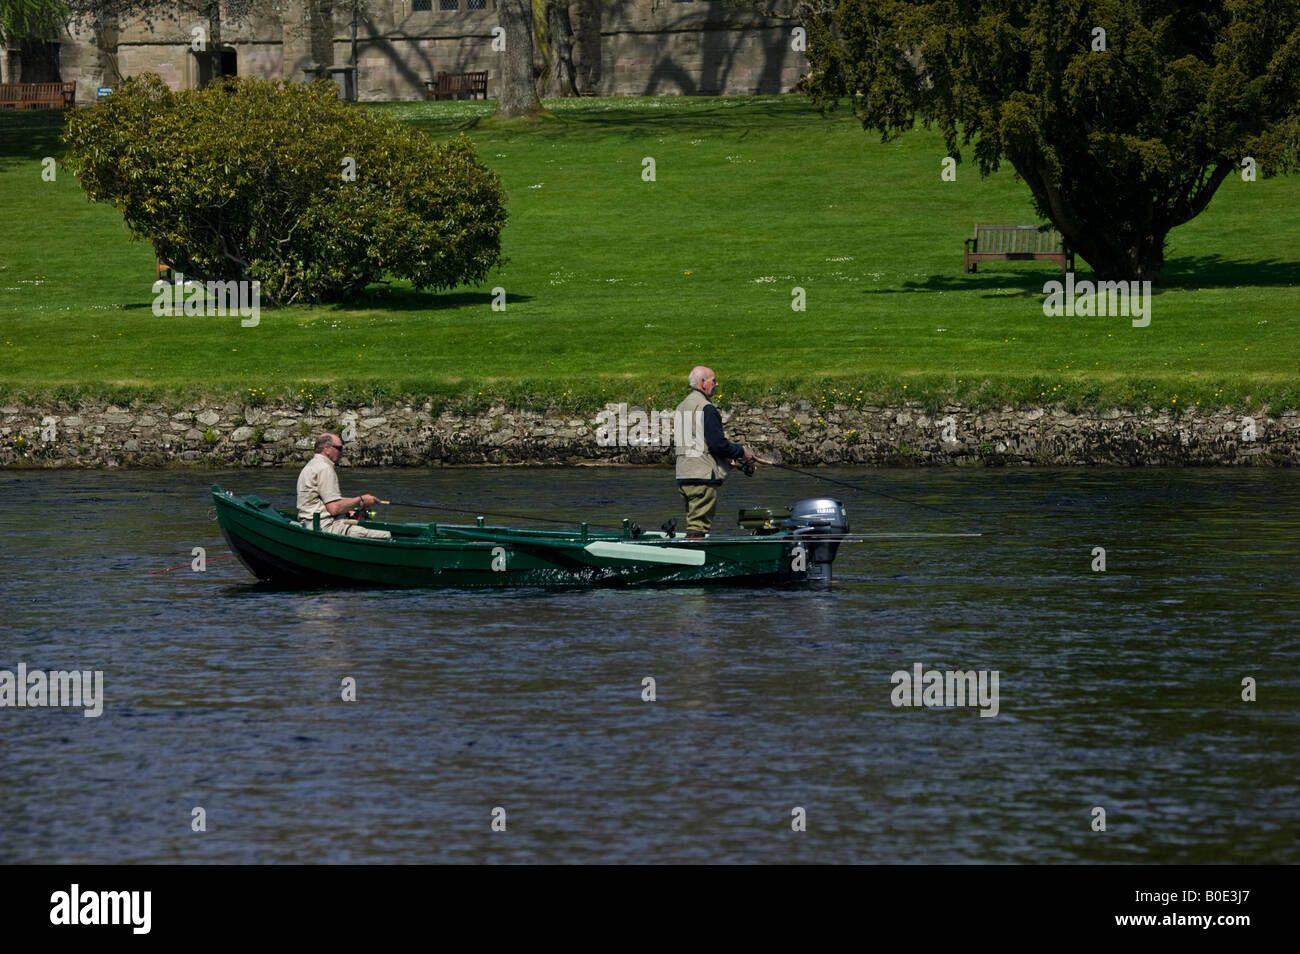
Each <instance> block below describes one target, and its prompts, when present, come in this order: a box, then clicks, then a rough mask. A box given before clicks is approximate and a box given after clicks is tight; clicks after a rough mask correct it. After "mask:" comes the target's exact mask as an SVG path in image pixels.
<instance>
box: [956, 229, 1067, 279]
mask: <svg viewBox="0 0 1300 954" xmlns="http://www.w3.org/2000/svg"><path fill="white" fill-rule="evenodd" d="M986 261H1050V262H1056V263H1057V264H1059V265H1060V266H1061V267H1062V268H1067V267H1068V268H1070V269H1073V268H1074V253H1073V252H1071V251H1070V249H1069V247H1068V246H1067V245H1066V244H1065V240H1064V238H1063V237H1062V236H1061V233H1060V232H1058V231H1056V229H1053V228H1049V227H1047V226H1041V227H1040V226H1037V225H979V224H977V225H976V226H975V235H974V237H973V238H968V239H967V240H966V271H967V272H974V271H975V270H976V266H977V264H978V263H979V262H986Z"/></svg>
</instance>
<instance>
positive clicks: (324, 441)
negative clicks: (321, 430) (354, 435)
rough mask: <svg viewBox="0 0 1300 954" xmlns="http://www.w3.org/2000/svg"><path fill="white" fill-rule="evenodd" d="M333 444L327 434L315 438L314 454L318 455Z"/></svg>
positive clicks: (332, 440) (331, 438) (332, 439)
mask: <svg viewBox="0 0 1300 954" xmlns="http://www.w3.org/2000/svg"><path fill="white" fill-rule="evenodd" d="M333 443H334V438H333V437H331V436H330V435H328V434H322V435H321V436H320V437H318V438H316V453H318V454H319V453H320V452H321V451H323V450H324V449H325V448H327V447H329V446H331V445H332V444H333Z"/></svg>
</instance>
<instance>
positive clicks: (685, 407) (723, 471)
mask: <svg viewBox="0 0 1300 954" xmlns="http://www.w3.org/2000/svg"><path fill="white" fill-rule="evenodd" d="M710 403H712V402H711V401H709V399H708V398H706V397H705V396H704V392H703V391H698V390H696V389H695V388H691V393H690V394H688V395H686V400H684V401H682V403H681V404H679V405H677V411H676V413H675V414H674V415H673V429H674V432H675V433H674V435H673V443H674V445H675V446H676V448H677V479H678V480H698V481H723V480H726V479H727V466H726V464H724V463H722V462H720V461H719V460H717V459H716V458H715V457H714V456H713V455H712V454H710V453H709V445H708V444H707V443H705V440H704V408H705V407H706V406H707V405H708V404H710Z"/></svg>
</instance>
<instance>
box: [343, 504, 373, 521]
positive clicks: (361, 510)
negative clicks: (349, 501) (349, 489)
mask: <svg viewBox="0 0 1300 954" xmlns="http://www.w3.org/2000/svg"><path fill="white" fill-rule="evenodd" d="M348 519H349V520H374V519H375V511H373V510H367V509H366V504H365V503H364V502H362V503H359V504H357V505H356V506H355V507H353V508H352V509H351V510H349V511H348Z"/></svg>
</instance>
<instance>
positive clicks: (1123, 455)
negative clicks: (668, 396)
mask: <svg viewBox="0 0 1300 954" xmlns="http://www.w3.org/2000/svg"><path fill="white" fill-rule="evenodd" d="M628 416H630V415H628ZM724 418H725V419H726V420H727V433H728V436H729V437H730V438H731V439H732V440H735V441H739V442H742V443H744V444H746V445H749V446H751V447H754V448H756V449H757V450H758V452H759V453H760V454H765V455H772V456H775V457H776V458H778V459H780V460H782V461H784V462H785V463H789V464H813V463H832V464H839V463H847V464H860V465H868V466H897V465H953V464H956V465H962V464H975V465H979V464H983V465H990V466H998V465H1006V464H1020V465H1025V464H1037V465H1047V466H1062V465H1074V464H1110V465H1169V464H1189V465H1237V464H1259V465H1273V466H1295V465H1298V464H1300V413H1297V412H1287V413H1283V414H1277V415H1274V414H1267V413H1261V414H1258V415H1256V416H1255V417H1254V418H1250V417H1245V416H1243V415H1242V414H1240V413H1237V412H1233V411H1228V410H1226V409H1225V410H1218V411H1202V410H1200V409H1193V410H1190V411H1187V412H1184V413H1182V414H1181V415H1177V416H1176V415H1174V414H1173V413H1171V412H1170V411H1168V410H1160V411H1153V410H1151V409H1150V408H1145V409H1143V410H1140V411H1119V410H1111V411H1106V412H1102V413H1083V414H1080V413H1072V412H1070V411H1067V410H1064V409H1062V408H1053V407H1038V408H1021V409H1011V408H1001V409H984V410H978V411H977V410H972V409H969V408H963V407H960V406H952V407H949V408H946V409H944V410H943V411H942V412H940V413H937V414H936V413H933V412H927V411H925V410H923V409H921V408H919V407H913V406H908V407H862V408H856V407H855V408H833V407H828V408H824V409H815V408H810V407H809V406H807V405H804V404H793V405H792V404H769V405H763V406H744V405H735V406H733V407H732V408H731V409H730V411H729V412H728V411H725V410H724ZM625 423H627V424H628V425H630V430H626V433H627V436H629V437H633V438H635V437H638V436H640V435H638V433H637V432H636V429H635V428H636V423H637V422H636V420H635V419H633V420H631V421H627V420H626V417H625ZM327 428H329V429H334V430H337V431H340V432H342V433H344V434H345V437H346V438H348V439H354V440H355V443H353V444H352V445H351V446H350V447H349V449H348V453H347V455H346V457H345V463H347V464H349V465H353V466H356V465H361V466H375V465H412V466H428V465H435V464H485V463H486V464H598V463H641V464H652V463H662V462H668V461H671V459H672V454H671V448H670V447H661V446H657V445H656V446H649V447H646V446H641V447H627V446H621V447H620V446H601V445H600V444H599V443H598V441H597V436H598V433H599V428H598V422H597V420H596V417H595V415H589V414H588V415H583V414H576V413H569V412H548V411H521V410H512V409H508V408H505V407H500V406H498V407H491V408H488V409H486V410H481V411H478V412H476V413H457V412H455V411H435V410H434V408H433V406H432V404H431V403H426V404H425V405H423V406H419V405H412V404H398V405H387V406H383V407H354V408H349V407H340V406H334V405H326V406H321V407H312V408H302V407H288V406H275V405H268V406H261V407H247V406H240V405H238V404H226V405H218V404H203V405H193V406H187V407H176V406H166V405H162V404H157V403H142V404H136V405H132V406H130V407H119V406H115V405H105V404H86V405H84V406H81V407H77V408H73V407H68V406H48V407H15V406H6V407H0V466H3V467H89V468H95V467H157V466H168V465H182V466H183V465H191V466H202V465H212V466H244V467H275V466H292V465H295V464H299V463H301V462H302V461H304V460H306V459H307V458H308V457H310V456H311V451H312V442H313V438H314V437H315V435H316V434H317V433H318V432H319V431H321V430H324V429H327ZM608 433H609V435H610V436H611V437H615V438H616V437H617V428H614V429H613V430H610V431H609V432H608Z"/></svg>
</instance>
